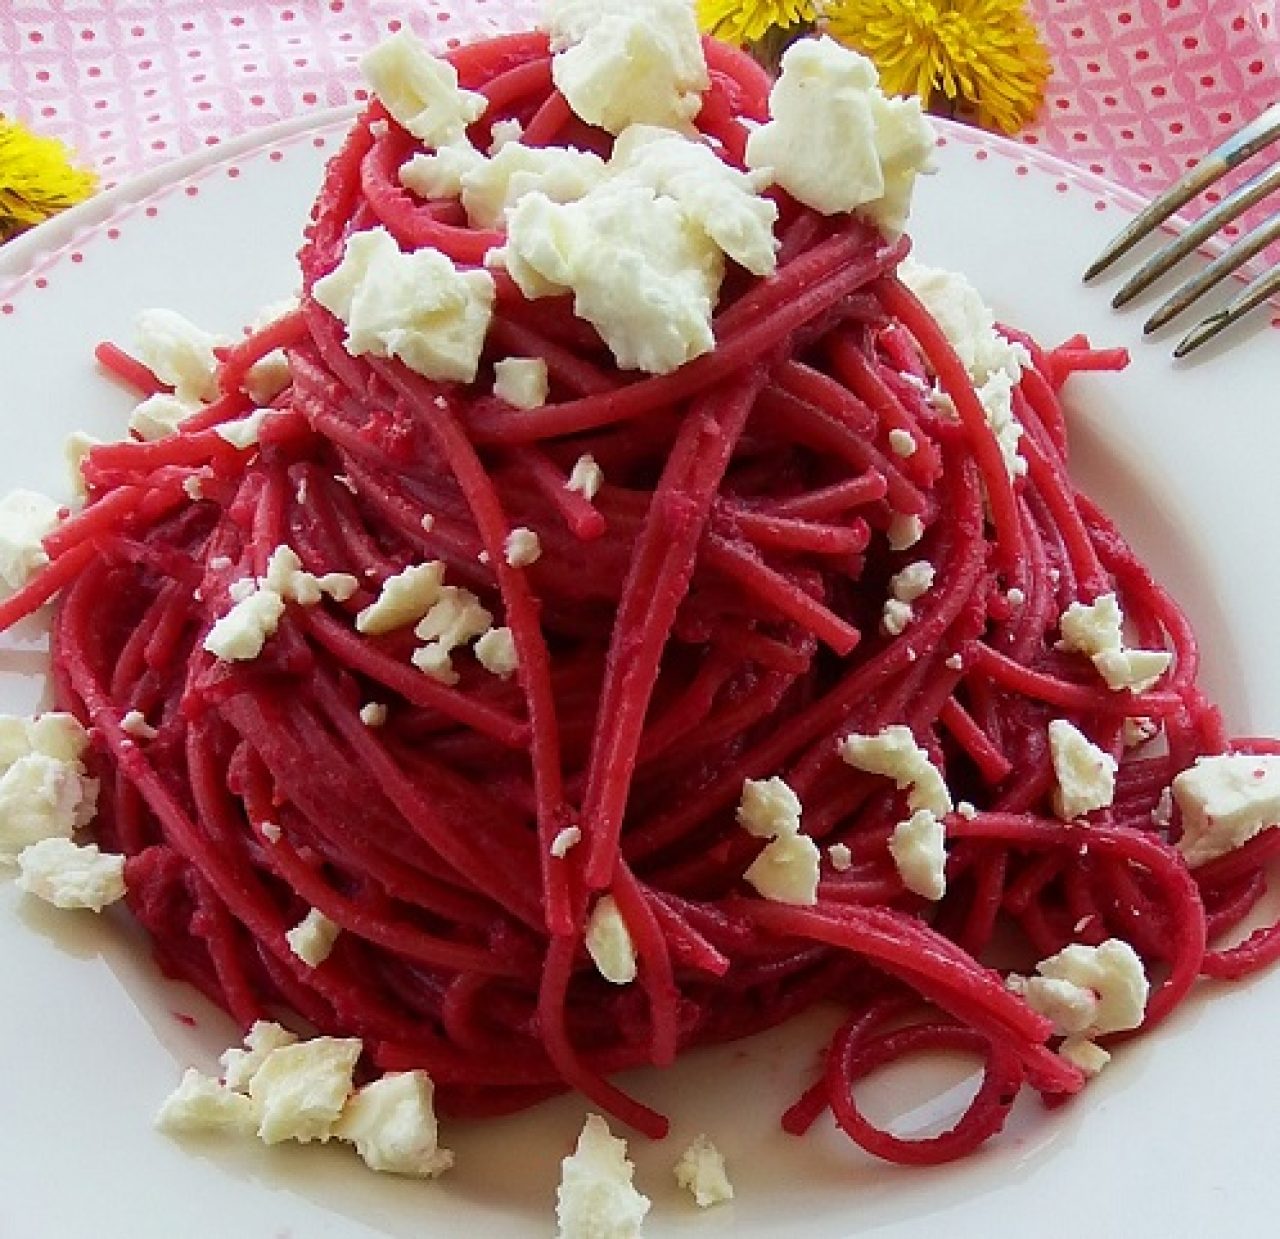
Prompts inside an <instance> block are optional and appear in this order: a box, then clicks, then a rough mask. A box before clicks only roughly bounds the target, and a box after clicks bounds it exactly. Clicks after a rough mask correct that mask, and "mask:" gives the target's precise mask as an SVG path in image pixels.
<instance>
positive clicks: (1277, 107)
mask: <svg viewBox="0 0 1280 1239" xmlns="http://www.w3.org/2000/svg"><path fill="white" fill-rule="evenodd" d="M1277 138H1280V103H1275V104H1272V105H1271V107H1269V108H1268V109H1267V110H1266V111H1265V112H1263V114H1262V115H1261V116H1259V117H1258V118H1257V120H1255V121H1253V122H1251V123H1250V124H1248V125H1245V127H1244V128H1243V129H1241V130H1240V131H1239V132H1238V133H1235V134H1233V135H1232V136H1231V137H1229V138H1228V139H1227V140H1226V141H1225V142H1223V143H1222V144H1221V145H1220V146H1217V147H1215V148H1214V149H1213V150H1212V151H1210V152H1209V153H1208V154H1207V155H1206V156H1205V157H1204V158H1203V159H1202V160H1201V161H1200V162H1199V163H1198V164H1196V166H1195V167H1194V168H1192V169H1191V170H1190V171H1189V172H1188V173H1187V174H1186V175H1185V176H1184V177H1182V178H1181V179H1180V180H1178V181H1176V182H1175V183H1174V184H1173V185H1171V186H1170V187H1169V188H1168V189H1167V190H1166V191H1165V192H1164V193H1163V194H1161V195H1160V197H1159V198H1157V199H1156V200H1155V201H1154V202H1153V203H1151V205H1150V206H1148V207H1147V208H1146V210H1144V211H1143V212H1142V213H1141V214H1140V215H1138V217H1137V218H1136V219H1134V221H1133V222H1132V223H1131V224H1129V226H1128V227H1127V228H1125V229H1124V231H1123V232H1121V233H1120V235H1119V236H1117V237H1116V238H1115V239H1114V240H1113V241H1112V242H1111V244H1110V245H1108V246H1107V248H1106V249H1105V250H1103V251H1102V253H1101V254H1100V255H1099V256H1098V257H1097V259H1095V261H1094V262H1093V265H1092V266H1090V267H1089V269H1088V270H1087V271H1086V272H1085V273H1084V278H1085V279H1086V280H1091V279H1093V277H1094V276H1096V275H1100V274H1101V273H1102V272H1103V271H1105V270H1106V269H1107V268H1108V267H1109V266H1111V264H1112V263H1113V262H1115V260H1116V259H1117V258H1119V257H1121V256H1122V255H1124V254H1127V253H1128V252H1129V251H1130V250H1131V249H1132V248H1133V247H1134V246H1135V245H1137V244H1138V242H1139V241H1141V240H1142V238H1143V237H1145V236H1146V235H1147V234H1148V233H1150V232H1152V231H1154V230H1155V229H1156V228H1158V227H1159V226H1160V225H1161V224H1163V223H1164V221H1165V220H1166V219H1168V218H1169V216H1171V215H1172V214H1173V213H1174V212H1175V211H1177V210H1178V209H1179V208H1180V207H1183V206H1185V205H1186V204H1187V203H1188V202H1190V201H1191V199H1192V198H1194V197H1195V196H1196V195H1197V194H1198V193H1200V192H1201V191H1202V190H1204V189H1206V188H1207V187H1208V186H1210V185H1212V184H1213V183H1214V181H1216V180H1218V179H1219V178H1220V177H1222V176H1225V175H1226V173H1228V172H1230V171H1231V169H1233V168H1236V167H1238V166H1239V165H1240V164H1242V163H1243V162H1244V161H1245V160H1246V159H1251V158H1252V157H1253V156H1254V155H1256V154H1257V153H1258V152H1259V151H1260V150H1262V149H1263V148H1264V147H1266V146H1270V145H1271V143H1272V142H1274V141H1276V139H1277Z"/></svg>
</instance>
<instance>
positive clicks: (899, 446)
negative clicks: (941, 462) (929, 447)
mask: <svg viewBox="0 0 1280 1239" xmlns="http://www.w3.org/2000/svg"><path fill="white" fill-rule="evenodd" d="M889 449H890V450H891V451H892V452H893V454H894V455H895V456H901V457H902V458H903V459H904V460H905V459H906V458H907V457H908V456H914V455H915V454H916V440H915V436H914V435H912V434H911V432H910V431H909V430H891V431H889Z"/></svg>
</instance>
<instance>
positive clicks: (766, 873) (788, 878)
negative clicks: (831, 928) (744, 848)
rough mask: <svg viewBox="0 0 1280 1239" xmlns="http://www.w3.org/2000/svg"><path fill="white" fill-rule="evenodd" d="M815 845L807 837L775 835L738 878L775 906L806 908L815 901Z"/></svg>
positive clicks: (818, 857) (816, 869) (816, 896)
mask: <svg viewBox="0 0 1280 1239" xmlns="http://www.w3.org/2000/svg"><path fill="white" fill-rule="evenodd" d="M820 861H821V857H820V856H819V854H818V845H817V844H816V843H814V841H813V840H812V839H810V838H809V836H808V835H801V834H794V835H793V834H784V835H779V836H778V837H777V838H775V839H774V840H773V841H772V842H771V843H769V844H768V845H767V846H766V847H765V849H764V851H762V852H761V853H760V855H759V856H757V857H756V858H755V860H754V861H752V863H751V865H750V866H749V867H748V869H747V871H746V873H744V874H743V875H742V876H743V877H744V878H746V880H747V881H748V882H749V883H750V884H751V885H752V886H754V887H755V888H756V890H757V891H758V892H759V893H760V894H761V895H763V896H764V897H765V898H766V899H772V900H773V901H774V902H775V903H789V904H797V905H801V906H810V905H812V904H815V903H817V902H818V879H819V876H820V874H819V864H820Z"/></svg>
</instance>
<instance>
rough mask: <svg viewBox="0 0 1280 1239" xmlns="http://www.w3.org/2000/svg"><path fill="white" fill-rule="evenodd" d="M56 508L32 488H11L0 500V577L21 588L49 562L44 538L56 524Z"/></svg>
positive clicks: (16, 587)
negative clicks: (13, 489)
mask: <svg viewBox="0 0 1280 1239" xmlns="http://www.w3.org/2000/svg"><path fill="white" fill-rule="evenodd" d="M58 519H59V508H58V505H57V504H56V503H54V501H53V500H52V499H50V498H48V497H47V496H45V495H41V494H38V493H37V492H36V491H33V490H15V491H11V492H10V493H9V494H7V495H6V496H5V497H4V498H3V499H0V580H3V581H4V583H5V584H6V585H7V586H8V587H9V589H11V590H16V589H21V588H22V587H23V586H24V585H25V584H26V583H27V582H28V581H29V580H30V579H31V577H32V576H33V575H34V574H35V573H36V572H37V571H38V570H39V569H40V568H43V567H44V566H45V564H47V563H48V562H49V556H48V555H47V554H46V553H45V549H44V539H45V537H46V536H47V535H48V534H51V533H52V532H53V531H54V530H55V529H56V528H57V527H58Z"/></svg>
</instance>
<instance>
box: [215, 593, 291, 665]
mask: <svg viewBox="0 0 1280 1239" xmlns="http://www.w3.org/2000/svg"><path fill="white" fill-rule="evenodd" d="M283 615H284V599H283V598H281V597H280V595H279V594H277V593H276V591H275V590H274V589H266V588H262V589H258V588H253V589H252V590H251V591H250V592H249V593H247V594H246V595H245V596H244V597H242V598H240V599H239V600H238V601H236V602H235V603H234V604H233V605H232V607H231V610H229V611H228V612H227V613H226V614H225V615H223V616H222V617H221V618H220V619H218V620H217V621H216V622H215V623H214V625H213V627H212V628H210V629H209V631H208V633H207V634H206V635H205V639H204V648H205V649H206V650H208V651H209V653H210V654H212V655H213V656H214V657H215V658H220V659H222V660H223V661H224V662H248V661H251V660H252V659H255V658H257V657H258V655H259V654H261V653H262V647H263V646H264V645H266V643H267V638H268V637H273V636H275V633H276V630H277V629H278V628H279V627H280V620H281V618H282V617H283Z"/></svg>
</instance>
